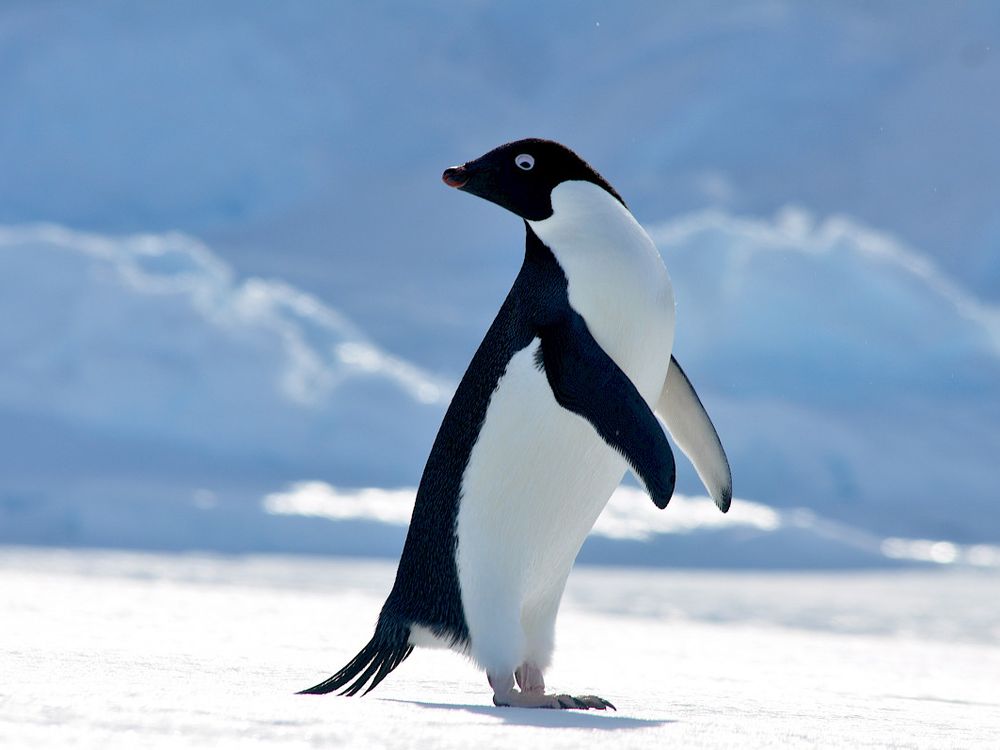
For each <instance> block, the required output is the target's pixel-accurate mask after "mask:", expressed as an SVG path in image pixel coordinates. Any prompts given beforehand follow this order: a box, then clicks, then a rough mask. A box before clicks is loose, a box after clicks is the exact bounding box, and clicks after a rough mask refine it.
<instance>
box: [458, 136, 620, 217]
mask: <svg viewBox="0 0 1000 750" xmlns="http://www.w3.org/2000/svg"><path fill="white" fill-rule="evenodd" d="M441 178H442V179H443V180H444V181H445V184H446V185H449V186H451V187H453V188H458V189H459V190H464V191H465V192H466V193H472V194H473V195H478V196H479V197H480V198H485V199H486V200H488V201H492V202H493V203H496V204H497V205H499V206H503V207H504V208H506V209H507V210H508V211H512V212H513V213H515V214H517V215H518V216H520V217H521V218H522V219H527V220H530V221H541V220H543V219H547V218H549V217H550V216H552V189H553V188H555V187H556V186H557V185H559V184H560V183H562V182H566V181H567V180H585V181H587V182H592V183H594V184H595V185H599V186H600V187H602V188H604V189H605V190H607V191H608V192H609V193H610V194H611V195H613V196H614V197H615V198H616V199H617V200H618V201H619V202H620V203H621V204H622V205H623V206H624V205H625V201H623V200H622V199H621V196H620V195H618V193H616V192H615V189H614V188H613V187H611V185H609V184H608V181H607V180H605V179H604V178H603V177H601V175H599V174H598V173H597V170H595V169H594V168H593V167H591V166H590V165H589V164H587V162H585V161H584V160H583V159H581V158H580V157H579V156H577V155H576V154H575V153H573V152H572V151H571V150H570V149H568V148H566V147H565V146H563V145H562V144H561V143H556V142H555V141H546V140H543V139H541V138H525V139H524V140H520V141H514V142H512V143H507V144H504V145H503V146H499V147H497V148H495V149H493V150H492V151H490V152H489V153H486V154H483V155H482V156H480V157H479V158H478V159H473V160H472V161H467V162H466V163H465V164H463V165H461V166H459V167H449V168H448V169H446V170H445V171H444V174H443V175H442V177H441Z"/></svg>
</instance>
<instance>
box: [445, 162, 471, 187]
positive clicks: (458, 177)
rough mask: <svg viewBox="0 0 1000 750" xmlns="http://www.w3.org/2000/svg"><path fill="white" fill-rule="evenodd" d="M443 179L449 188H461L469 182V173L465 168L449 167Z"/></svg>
mask: <svg viewBox="0 0 1000 750" xmlns="http://www.w3.org/2000/svg"><path fill="white" fill-rule="evenodd" d="M441 179H442V180H444V184H445V185H447V186H448V187H453V188H461V187H464V186H465V183H467V182H468V181H469V173H468V171H467V170H466V168H465V167H448V168H447V169H446V170H444V174H443V175H441Z"/></svg>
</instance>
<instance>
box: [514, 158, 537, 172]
mask: <svg viewBox="0 0 1000 750" xmlns="http://www.w3.org/2000/svg"><path fill="white" fill-rule="evenodd" d="M514 163H515V164H516V165H517V166H518V167H519V168H521V169H523V170H524V171H525V172H527V171H528V170H529V169H531V168H532V167H533V166H535V157H534V156H532V155H531V154H518V155H517V156H515V157H514Z"/></svg>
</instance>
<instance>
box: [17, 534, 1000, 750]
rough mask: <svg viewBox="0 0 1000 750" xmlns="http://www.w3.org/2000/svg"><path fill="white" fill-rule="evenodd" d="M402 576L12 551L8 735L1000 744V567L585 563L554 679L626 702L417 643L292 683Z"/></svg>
mask: <svg viewBox="0 0 1000 750" xmlns="http://www.w3.org/2000/svg"><path fill="white" fill-rule="evenodd" d="M392 573H393V569H392V566H391V565H389V564H386V563H361V562H358V561H356V560H333V559H301V558H298V559H294V558H281V557H235V558H231V557H217V556H211V557H209V556H197V555H182V556H162V555H154V554H149V553H141V554H130V553H121V552H81V551H72V550H30V549H25V548H17V547H8V548H0V592H2V594H0V596H2V598H3V613H4V617H3V620H2V621H0V632H2V637H3V643H4V648H3V651H2V652H0V670H2V673H3V676H4V679H3V684H2V686H0V744H2V745H3V747H5V748H12V749H18V748H29V747H44V746H67V745H72V746H75V747H95V748H96V747H100V748H118V747H121V748H126V747H127V748H133V747H137V746H141V747H151V748H155V747H179V746H183V747H209V746H211V747H229V746H240V747H269V746H279V745H280V746H282V747H315V746H326V747H344V748H354V747H357V748H368V747H384V748H403V747H456V748H458V747H463V748H465V747H470V746H477V745H478V746H484V747H497V748H504V747H525V746H528V747H534V746H545V747H554V748H562V747H565V748H570V747H573V748H575V747H580V746H581V745H585V744H588V743H591V742H601V743H602V744H603V745H605V746H609V747H629V748H645V747H662V746H663V745H664V744H670V745H673V746H680V747H733V746H738V747H774V746H813V747H834V746H836V747H845V746H846V747H913V748H923V747H926V748H941V747H961V748H970V747H991V746H993V745H994V744H995V740H996V736H997V733H998V732H1000V718H998V717H1000V711H998V708H1000V690H998V688H997V682H996V675H997V673H998V671H1000V656H998V654H1000V651H998V650H997V646H998V645H1000V609H998V604H997V602H998V599H997V597H996V596H994V595H992V594H993V593H995V591H996V586H997V583H998V580H997V578H996V575H995V573H993V574H984V573H976V572H973V571H948V572H942V571H939V572H935V573H926V572H925V573H915V572H910V573H902V574H900V573H894V574H885V573H864V574H858V573H852V574H845V573H838V574H804V573H798V574H781V575H776V574H745V573H744V574H739V573H714V574H713V573H695V572H683V573H681V572H667V571H663V572H638V571H629V570H622V569H612V568H607V569H586V568H584V569H579V570H577V571H575V572H574V573H573V575H572V576H571V577H570V585H569V588H568V591H567V596H566V601H565V603H564V606H563V611H562V614H561V617H560V621H559V625H558V637H559V646H558V650H557V654H556V663H555V665H554V667H553V668H552V670H551V672H550V674H549V675H548V678H549V683H550V685H551V686H553V687H555V688H558V689H560V690H571V691H576V692H594V693H597V694H599V695H603V696H604V697H606V698H608V699H609V700H611V701H612V702H614V703H615V704H616V705H617V707H618V711H617V713H611V712H609V713H608V714H598V713H596V712H589V713H576V712H554V711H553V712H550V711H529V710H522V709H499V708H495V707H493V706H492V705H490V701H489V699H490V693H489V691H488V689H487V687H486V684H485V680H484V679H483V677H482V675H481V674H479V673H478V672H477V671H476V670H474V669H473V668H472V667H471V665H469V664H468V663H467V662H466V661H464V660H463V659H461V658H460V657H458V656H456V655H453V654H450V653H447V652H441V651H423V650H421V651H417V652H415V653H414V655H413V656H411V658H410V659H409V660H408V661H407V662H406V663H405V664H404V665H402V666H401V667H400V668H399V669H398V670H397V671H396V672H395V673H394V674H393V675H392V676H391V677H390V678H389V679H388V680H387V681H386V682H385V683H383V685H382V686H380V687H379V688H378V689H377V691H375V692H373V693H371V694H370V695H368V696H367V697H364V698H351V699H348V698H338V697H333V696H323V697H313V696H296V695H293V692H294V691H295V690H296V689H300V688H302V687H305V686H307V685H309V684H312V683H313V682H314V681H316V680H317V679H319V678H321V677H325V676H327V675H328V674H329V673H330V672H331V671H332V670H333V669H335V668H338V667H339V666H341V664H342V663H343V662H344V661H346V660H347V659H348V658H349V657H350V656H352V655H353V654H354V653H355V651H356V650H357V649H358V648H359V647H360V646H361V645H363V643H364V642H365V641H366V640H367V638H368V636H369V635H370V633H369V629H370V627H371V624H372V623H373V621H374V618H375V616H376V614H377V611H378V607H379V606H380V604H381V602H382V598H383V597H384V595H385V593H386V591H387V590H388V587H389V586H390V584H391V580H392Z"/></svg>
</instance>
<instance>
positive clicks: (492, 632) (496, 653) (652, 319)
mask: <svg viewBox="0 0 1000 750" xmlns="http://www.w3.org/2000/svg"><path fill="white" fill-rule="evenodd" d="M443 179H444V181H445V183H447V184H448V185H450V186H451V187H454V188H458V189H459V190H461V191H463V192H466V193H471V194H472V195H476V196H479V197H480V198H485V199H486V200H488V201H492V202H493V203H496V204H498V205H500V206H503V207H504V208H506V209H507V210H508V211H511V212H512V213H514V214H516V215H517V216H519V217H520V218H521V219H523V220H524V228H525V235H526V241H525V254H524V263H523V264H522V266H521V270H520V272H519V273H518V275H517V278H516V279H515V281H514V285H513V287H512V288H511V290H510V293H509V294H508V295H507V299H506V300H505V301H504V303H503V305H502V306H501V308H500V312H499V313H498V314H497V317H496V320H494V321H493V324H492V325H491V326H490V329H489V331H488V332H487V333H486V337H485V338H484V339H483V342H482V344H481V345H480V346H479V349H478V350H477V351H476V354H475V356H474V357H473V358H472V362H471V363H470V364H469V367H468V370H467V371H466V373H465V375H464V377H463V378H462V381H461V383H460V384H459V386H458V389H457V390H456V392H455V396H454V398H453V399H452V402H451V405H450V406H449V407H448V410H447V412H446V414H445V416H444V420H443V422H442V424H441V428H440V430H439V432H438V434H437V438H436V439H435V441H434V445H433V447H432V448H431V453H430V457H429V458H428V459H427V465H426V467H425V469H424V473H423V476H422V478H421V480H420V486H419V488H418V490H417V497H416V503H415V505H414V508H413V516H412V519H411V521H410V528H409V532H408V534H407V537H406V543H405V545H404V547H403V553H402V556H401V558H400V561H399V569H398V571H397V573H396V580H395V583H394V585H393V587H392V591H391V592H390V594H389V597H388V599H386V602H385V605H384V606H383V607H382V611H381V614H380V615H379V618H378V624H377V625H376V628H375V635H374V636H373V637H372V639H371V641H369V643H368V644H367V645H366V646H365V647H364V648H363V649H362V650H361V651H360V652H359V653H358V655H357V656H355V657H354V659H352V660H351V661H350V662H349V663H348V664H347V665H346V666H345V667H344V668H343V669H341V670H340V671H339V672H337V673H336V674H335V675H333V676H332V677H330V678H329V679H327V680H325V681H323V682H321V683H320V684H318V685H316V686H314V687H312V688H309V689H308V690H304V691H302V692H304V693H329V692H332V691H334V690H341V691H342V692H343V693H344V694H347V695H354V694H356V693H358V692H359V691H361V690H363V689H365V688H366V687H367V689H366V690H365V692H367V691H368V690H371V689H372V688H374V687H375V686H376V685H378V684H379V683H380V682H381V681H382V680H383V679H385V677H386V675H388V674H389V673H390V672H391V671H392V670H394V669H395V668H396V667H398V666H399V665H400V663H402V662H403V660H404V659H406V658H407V657H408V656H409V655H410V653H411V652H412V651H413V649H414V647H415V646H444V647H448V648H452V649H454V650H457V651H459V652H461V653H463V654H466V655H467V656H469V657H470V658H471V659H472V660H473V661H474V662H475V663H476V664H478V665H479V666H480V667H482V668H483V669H484V670H485V672H486V676H487V679H488V681H489V684H490V686H491V687H492V689H493V702H494V703H495V704H496V705H498V706H522V707H538V708H598V709H603V708H608V707H612V706H611V704H610V703H609V702H608V701H606V700H604V699H602V698H598V697H597V696H592V695H585V696H570V695H562V694H553V693H547V692H546V691H545V682H544V680H543V676H542V675H543V672H544V671H545V669H546V667H548V665H549V663H550V661H551V657H552V652H553V649H554V644H555V621H556V614H557V612H558V609H559V602H560V600H561V598H562V594H563V589H564V587H565V585H566V578H567V576H568V575H569V572H570V568H571V567H572V565H573V561H574V560H575V558H576V555H577V553H578V552H579V550H580V547H581V545H582V544H583V541H584V539H585V538H586V536H587V534H588V532H589V531H590V530H591V528H592V527H593V525H594V523H595V521H596V520H597V517H598V516H599V515H600V513H601V510H602V509H603V508H604V506H605V504H606V503H607V501H608V498H609V497H610V496H611V493H612V492H613V491H614V489H615V488H616V487H617V486H618V483H619V482H620V481H621V479H622V477H623V475H624V473H625V471H626V469H627V468H631V469H632V471H633V473H634V474H635V475H636V476H637V477H638V479H639V480H640V481H641V482H642V484H643V485H644V486H645V488H646V490H647V491H648V493H649V494H650V496H651V497H652V500H653V502H654V503H655V504H656V506H657V507H659V508H663V507H665V506H666V505H667V503H668V502H669V500H670V497H671V495H672V493H673V490H674V457H673V453H672V452H671V449H670V444H669V443H668V441H667V438H666V435H665V434H664V431H663V429H662V427H661V425H660V422H659V421H658V420H657V418H656V416H655V415H656V414H659V416H660V418H661V419H662V420H663V421H664V422H665V423H666V426H667V428H668V430H669V431H670V434H671V436H672V437H673V439H674V442H675V443H676V444H677V445H678V446H679V447H680V448H681V450H682V451H684V453H685V454H686V455H687V456H688V458H689V459H690V460H691V462H692V463H693V464H694V466H695V469H696V470H697V472H698V475H699V476H700V477H701V479H702V481H703V482H704V484H705V486H706V488H707V489H708V491H709V493H710V494H711V495H712V497H713V499H714V500H715V503H716V505H718V507H719V509H720V510H722V511H723V512H726V511H727V510H728V509H729V504H730V500H731V498H732V480H731V476H730V471H729V463H728V461H727V459H726V455H725V452H724V451H723V449H722V444H721V443H720V441H719V438H718V435H717V434H716V431H715V428H714V427H713V425H712V422H711V420H710V419H709V417H708V415H707V414H706V413H705V410H704V408H703V407H702V404H701V401H700V400H699V399H698V396H697V394H696V393H695V391H694V389H693V388H692V386H691V383H690V382H689V381H688V379H687V377H686V376H685V375H684V371H683V370H682V369H681V367H680V365H679V364H678V363H677V360H676V359H674V358H673V357H672V356H671V348H672V345H673V340H674V297H673V289H672V287H671V284H670V277H669V276H668V275H667V270H666V268H665V267H664V265H663V261H662V259H661V258H660V255H659V253H658V252H657V250H656V247H655V246H654V244H653V242H652V240H651V239H650V238H649V235H647V234H646V232H645V231H644V230H643V228H642V227H641V226H640V225H639V223H638V222H637V221H636V220H635V218H634V217H633V216H632V214H631V213H630V212H629V210H628V208H627V207H626V205H625V202H624V201H623V200H622V198H621V196H619V195H618V193H617V192H616V191H615V189H614V188H613V187H611V185H610V184H608V182H607V181H606V180H605V179H604V178H603V177H601V175H599V174H598V173H597V172H596V171H595V170H594V169H593V168H592V167H591V166H590V165H589V164H587V163H586V162H585V161H584V160H583V159H581V158H580V157H579V156H577V155H576V154H575V153H574V152H573V151H571V150H570V149H568V148H566V147H565V146H563V145H561V144H559V143H555V142H553V141H547V140H541V139H535V138H531V139H526V140H521V141H516V142H513V143H508V144H506V145H503V146H500V147H499V148H496V149H494V150H492V151H490V152H489V153H487V154H485V155H483V156H481V157H479V158H478V159H475V160H473V161H470V162H467V163H465V164H463V165H462V166H458V167H451V168H449V169H447V170H445V172H444V175H443ZM515 683H516V684H515Z"/></svg>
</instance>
